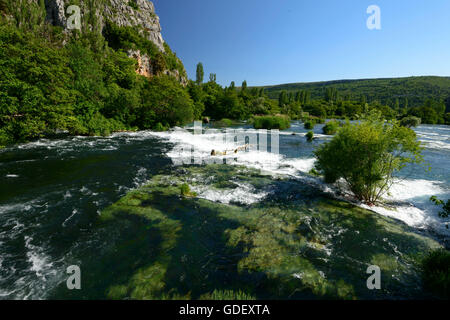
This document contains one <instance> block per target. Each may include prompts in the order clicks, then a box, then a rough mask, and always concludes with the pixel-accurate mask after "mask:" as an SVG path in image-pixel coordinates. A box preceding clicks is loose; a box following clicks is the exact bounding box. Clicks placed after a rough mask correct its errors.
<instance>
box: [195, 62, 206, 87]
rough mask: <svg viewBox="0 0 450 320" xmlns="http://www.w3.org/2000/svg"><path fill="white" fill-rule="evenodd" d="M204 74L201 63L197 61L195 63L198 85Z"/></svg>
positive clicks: (201, 81)
mask: <svg viewBox="0 0 450 320" xmlns="http://www.w3.org/2000/svg"><path fill="white" fill-rule="evenodd" d="M204 76H205V71H203V64H202V63H201V62H199V63H198V64H197V72H196V82H197V84H198V85H200V84H202V83H203V78H204Z"/></svg>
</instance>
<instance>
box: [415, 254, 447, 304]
mask: <svg viewBox="0 0 450 320" xmlns="http://www.w3.org/2000/svg"><path fill="white" fill-rule="evenodd" d="M422 279H423V283H424V287H425V288H426V289H428V290H430V291H431V292H433V293H435V294H437V295H439V296H441V297H445V298H449V297H450V252H449V251H448V250H445V249H437V250H433V251H431V252H430V253H428V255H427V256H426V257H425V258H424V260H423V261H422Z"/></svg>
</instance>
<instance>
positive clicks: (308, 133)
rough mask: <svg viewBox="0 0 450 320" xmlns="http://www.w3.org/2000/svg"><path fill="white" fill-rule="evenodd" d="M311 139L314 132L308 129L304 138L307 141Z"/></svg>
mask: <svg viewBox="0 0 450 320" xmlns="http://www.w3.org/2000/svg"><path fill="white" fill-rule="evenodd" d="M313 139H314V132H312V131H308V132H307V133H306V140H307V141H308V142H312V141H313Z"/></svg>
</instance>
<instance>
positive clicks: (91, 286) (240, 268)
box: [53, 168, 437, 299]
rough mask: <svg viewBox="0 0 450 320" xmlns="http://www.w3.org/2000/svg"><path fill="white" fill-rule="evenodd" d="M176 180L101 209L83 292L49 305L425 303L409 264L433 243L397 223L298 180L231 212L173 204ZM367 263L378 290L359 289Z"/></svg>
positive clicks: (275, 185) (216, 206)
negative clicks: (108, 301) (378, 274)
mask: <svg viewBox="0 0 450 320" xmlns="http://www.w3.org/2000/svg"><path fill="white" fill-rule="evenodd" d="M183 170H185V169H183ZM189 170H191V174H188V175H187V176H192V175H193V174H199V173H203V174H205V176H203V178H204V179H203V181H204V180H205V178H206V177H209V176H211V168H203V169H202V168H197V169H189ZM213 170H215V169H214V168H213ZM236 170H237V169H230V168H227V170H224V171H226V174H223V172H222V176H221V175H220V173H217V172H216V173H217V176H219V177H222V178H223V179H225V178H226V177H227V176H228V177H229V178H230V176H229V175H230V174H232V175H233V177H236V176H239V173H237V171H236ZM184 173H185V172H184ZM184 177H186V175H184ZM241 178H243V179H244V176H243V175H241ZM182 179H183V175H181V180H180V176H178V177H176V175H171V176H157V177H153V179H152V181H151V182H150V184H149V185H147V186H146V187H143V188H141V189H139V190H137V191H133V192H131V193H129V194H128V195H127V196H125V197H124V198H122V199H121V200H119V201H118V202H117V203H116V204H114V205H113V206H111V207H109V208H108V209H106V210H105V211H103V213H102V217H101V221H100V222H99V229H98V232H99V233H100V234H101V236H99V238H103V239H107V240H105V243H104V244H103V245H102V246H99V247H98V248H97V251H96V252H95V254H94V252H90V253H89V254H86V257H87V258H84V259H83V258H80V259H81V268H82V270H83V271H82V272H83V290H81V291H72V292H69V291H68V290H67V289H66V288H65V283H64V284H61V285H60V286H59V287H58V288H57V289H56V290H55V291H54V292H53V297H54V298H76V299H80V298H81V299H92V298H95V299H103V298H112V299H202V298H212V299H239V298H243V299H249V298H257V299H355V298H359V299H372V298H379V299H389V298H393V299H402V298H424V297H425V296H426V294H425V293H423V292H422V289H421V284H420V277H419V274H418V270H417V259H418V257H419V256H420V255H421V253H422V252H426V251H427V250H428V249H429V248H430V247H433V246H437V244H436V243H435V242H433V241H432V240H430V239H427V238H424V237H422V236H420V235H417V234H415V233H413V232H411V230H410V229H409V228H407V227H406V226H405V225H403V224H400V223H398V222H395V221H393V220H391V219H387V218H383V217H380V216H377V215H375V214H373V213H371V212H368V211H365V210H362V209H359V208H355V207H353V206H352V205H350V204H347V203H342V202H338V201H335V200H332V199H327V198H326V197H324V195H323V194H320V193H318V192H317V190H311V188H309V187H307V186H305V185H302V184H300V183H299V182H298V181H292V180H273V182H272V183H271V184H270V185H266V186H265V188H267V189H271V190H272V191H273V192H272V193H271V194H270V195H269V196H268V197H266V199H265V200H264V201H262V202H260V203H257V204H255V205H251V206H238V205H225V204H220V203H215V202H211V201H208V200H204V199H198V198H183V197H181V196H180V189H179V186H180V185H181V184H182V183H183V180H182ZM248 179H249V180H248V181H251V183H253V184H255V185H257V184H258V181H259V180H261V179H262V180H264V178H263V177H262V176H258V175H256V174H253V175H250V176H249V178H248ZM219 180H220V179H219ZM222 182H223V181H216V186H217V185H219V186H221V185H223V183H222ZM260 182H261V181H259V183H260ZM226 186H227V187H228V186H229V184H227V185H226ZM92 257H94V258H92ZM372 264H374V265H378V266H379V267H380V268H381V270H382V284H383V286H382V290H377V291H371V290H368V289H367V286H366V280H367V278H368V277H369V275H368V274H366V270H367V267H368V266H369V265H372Z"/></svg>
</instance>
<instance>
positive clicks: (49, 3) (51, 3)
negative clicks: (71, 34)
mask: <svg viewBox="0 0 450 320" xmlns="http://www.w3.org/2000/svg"><path fill="white" fill-rule="evenodd" d="M45 9H46V11H47V21H48V22H50V23H51V24H53V25H55V26H60V27H63V28H66V27H67V19H66V14H65V12H64V0H45Z"/></svg>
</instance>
